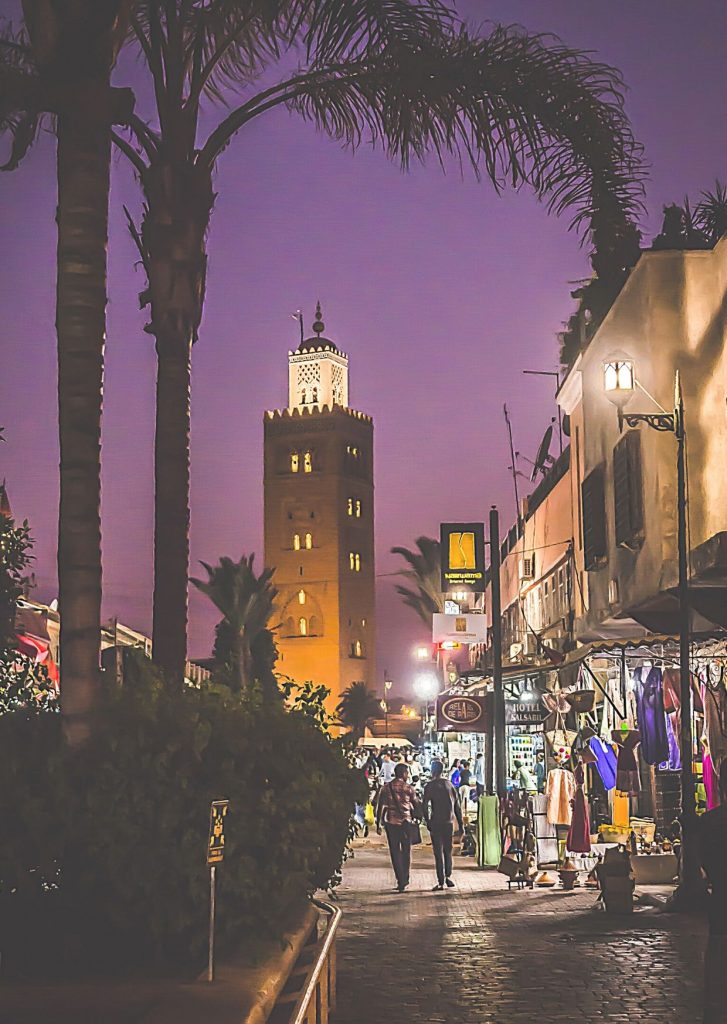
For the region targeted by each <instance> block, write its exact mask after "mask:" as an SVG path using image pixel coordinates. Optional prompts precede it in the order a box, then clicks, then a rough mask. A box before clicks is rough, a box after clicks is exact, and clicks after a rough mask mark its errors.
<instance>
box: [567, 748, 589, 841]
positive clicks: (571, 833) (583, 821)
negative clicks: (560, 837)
mask: <svg viewBox="0 0 727 1024" xmlns="http://www.w3.org/2000/svg"><path fill="white" fill-rule="evenodd" d="M573 780H574V782H575V788H576V791H575V796H574V798H573V818H572V821H571V826H570V829H569V830H568V839H567V841H566V844H565V845H566V849H567V850H570V852H571V853H590V852H591V825H590V822H589V820H588V805H587V804H586V796H585V793H584V792H583V783H584V781H585V774H584V771H583V765H582V764H581V763H580V762H579V763H578V764H577V765H576V766H575V768H574V769H573Z"/></svg>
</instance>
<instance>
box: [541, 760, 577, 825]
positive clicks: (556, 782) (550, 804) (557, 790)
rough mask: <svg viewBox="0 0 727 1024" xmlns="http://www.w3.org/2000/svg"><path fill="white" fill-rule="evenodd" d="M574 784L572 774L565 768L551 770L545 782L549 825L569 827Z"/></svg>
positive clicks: (571, 815)
mask: <svg viewBox="0 0 727 1024" xmlns="http://www.w3.org/2000/svg"><path fill="white" fill-rule="evenodd" d="M575 790H576V784H575V779H574V778H573V773H572V772H569V771H566V770H565V768H553V769H552V771H550V772H548V778H547V780H546V782H545V796H546V800H547V816H548V821H549V822H550V824H551V825H570V823H571V820H572V817H573V808H572V806H571V800H572V799H573V797H574V796H575Z"/></svg>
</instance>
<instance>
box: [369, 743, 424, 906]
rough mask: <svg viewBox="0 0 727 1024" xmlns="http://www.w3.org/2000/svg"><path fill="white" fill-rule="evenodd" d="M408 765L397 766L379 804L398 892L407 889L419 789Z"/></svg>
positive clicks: (378, 823) (378, 828) (378, 824)
mask: <svg viewBox="0 0 727 1024" xmlns="http://www.w3.org/2000/svg"><path fill="white" fill-rule="evenodd" d="M408 774H409V769H408V768H407V766H406V765H405V764H403V763H399V764H397V765H396V766H395V768H394V780H393V782H390V783H389V784H388V785H386V786H384V787H383V788H382V790H381V793H380V794H379V802H378V805H377V808H376V831H377V832H378V833H379V835H381V822H382V820H383V821H384V824H385V826H386V838H387V840H388V842H389V854H390V856H391V865H392V867H393V869H394V874H395V875H396V888H397V892H404V890H405V889H406V887H407V885H408V884H409V872H410V870H411V832H410V828H411V824H412V822H413V821H414V815H415V813H416V793H415V792H414V787H413V786H410V785H409V783H408V782H407V781H406V780H407V776H408Z"/></svg>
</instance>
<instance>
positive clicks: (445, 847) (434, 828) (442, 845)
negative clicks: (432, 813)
mask: <svg viewBox="0 0 727 1024" xmlns="http://www.w3.org/2000/svg"><path fill="white" fill-rule="evenodd" d="M453 832H454V826H453V825H452V824H451V822H450V823H449V824H447V825H435V824H434V822H432V824H431V825H430V826H429V835H430V836H431V837H432V849H433V850H434V864H435V866H436V868H437V881H438V882H439V884H440V885H444V880H445V878H449V877H450V876H451V874H452V834H453Z"/></svg>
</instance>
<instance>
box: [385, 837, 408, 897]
mask: <svg viewBox="0 0 727 1024" xmlns="http://www.w3.org/2000/svg"><path fill="white" fill-rule="evenodd" d="M386 838H387V839H388V840H389V853H390V854H391V865H392V867H393V868H394V874H395V875H396V884H397V885H398V886H399V888H400V889H403V888H404V886H405V885H408V884H409V869H410V868H411V839H410V838H409V829H408V828H407V827H406V825H389V824H388V822H387V824H386Z"/></svg>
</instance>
